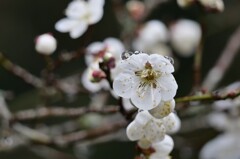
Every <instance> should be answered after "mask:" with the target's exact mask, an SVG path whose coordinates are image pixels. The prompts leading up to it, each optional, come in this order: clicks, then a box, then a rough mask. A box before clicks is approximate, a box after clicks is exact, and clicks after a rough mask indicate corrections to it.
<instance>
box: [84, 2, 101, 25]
mask: <svg viewBox="0 0 240 159" xmlns="http://www.w3.org/2000/svg"><path fill="white" fill-rule="evenodd" d="M89 12H90V16H89V18H88V23H89V24H90V25H91V24H95V23H97V22H99V21H100V20H101V19H102V17H103V8H102V7H101V6H100V7H99V6H97V5H91V6H89Z"/></svg>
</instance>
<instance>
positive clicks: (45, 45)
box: [35, 33, 57, 55]
mask: <svg viewBox="0 0 240 159" xmlns="http://www.w3.org/2000/svg"><path fill="white" fill-rule="evenodd" d="M56 48H57V41H56V39H55V38H54V37H53V36H52V35H51V34H47V33H46V34H42V35H40V36H38V37H37V38H36V44H35V49H36V51H37V52H38V53H40V54H44V55H50V54H52V53H53V52H54V51H55V50H56Z"/></svg>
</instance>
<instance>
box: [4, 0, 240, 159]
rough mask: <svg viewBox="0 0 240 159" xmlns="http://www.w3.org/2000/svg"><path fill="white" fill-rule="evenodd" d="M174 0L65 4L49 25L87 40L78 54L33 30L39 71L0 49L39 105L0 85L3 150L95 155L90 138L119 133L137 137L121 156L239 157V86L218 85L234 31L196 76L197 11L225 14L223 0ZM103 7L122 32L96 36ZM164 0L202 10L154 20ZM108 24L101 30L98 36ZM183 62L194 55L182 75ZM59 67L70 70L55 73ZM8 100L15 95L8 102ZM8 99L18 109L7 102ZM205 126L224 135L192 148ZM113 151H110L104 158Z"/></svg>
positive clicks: (234, 42) (201, 36) (235, 39)
mask: <svg viewBox="0 0 240 159" xmlns="http://www.w3.org/2000/svg"><path fill="white" fill-rule="evenodd" d="M172 3H173V2H171V1H170V0H149V1H146V0H143V1H140V0H139V1H138V0H129V1H127V2H124V1H120V0H119V1H118V0H113V1H105V0H73V1H71V2H69V4H68V5H67V7H66V9H65V11H64V15H65V17H63V18H62V19H60V20H58V21H56V23H55V26H54V28H55V30H56V31H58V32H60V33H69V36H67V38H71V40H72V41H74V40H76V39H81V38H82V39H83V41H84V42H86V44H85V45H83V44H82V45H80V48H79V49H77V51H71V52H69V51H64V52H63V51H62V50H63V49H59V48H61V46H59V44H58V40H57V38H55V35H54V34H52V33H43V34H41V35H38V36H37V37H36V38H35V51H36V53H38V54H39V55H40V56H39V57H42V58H43V60H44V61H45V67H44V68H43V69H42V70H41V73H39V74H40V75H38V76H37V75H34V74H32V73H30V71H28V70H27V69H24V68H23V67H21V66H19V65H17V64H16V63H15V62H13V61H12V60H11V59H10V58H8V57H7V56H6V55H5V54H4V53H0V62H1V66H2V67H3V68H4V69H6V70H7V71H9V72H11V73H13V74H14V75H16V76H18V77H19V78H20V79H22V80H23V81H24V82H26V83H28V84H29V85H31V86H32V87H33V89H32V92H34V93H32V94H34V97H35V98H36V99H37V100H35V101H34V103H35V104H36V105H31V106H30V107H28V108H24V106H22V105H24V104H26V103H25V102H24V103H21V102H18V100H17V99H22V100H24V101H28V100H30V98H32V97H33V96H31V95H32V94H31V95H27V96H24V97H21V96H20V95H19V96H20V97H17V96H14V95H13V93H14V91H12V90H11V91H2V93H1V95H0V117H1V120H0V121H1V129H0V130H1V133H0V135H1V140H0V150H1V151H10V152H14V151H13V150H15V149H17V148H19V147H22V146H26V147H27V148H28V149H29V150H30V151H32V152H34V153H35V154H37V155H38V156H40V157H41V158H51V159H55V158H56V159H57V158H58V159H59V158H64V159H72V158H79V159H84V158H93V157H91V155H92V154H94V152H91V149H90V148H91V147H92V146H93V145H97V144H101V143H107V142H110V141H113V140H118V141H119V142H118V143H120V142H128V143H129V142H130V141H131V142H133V143H134V145H135V146H132V147H131V150H128V151H127V152H132V155H127V157H128V158H130V157H131V158H135V159H170V158H184V159H185V158H196V156H199V158H201V159H215V158H216V159H226V158H229V159H238V158H239V157H240V153H239V151H238V150H239V148H240V144H239V142H238V140H239V121H240V120H239V114H240V113H239V106H240V104H239V103H240V102H239V94H240V85H239V82H235V83H232V84H231V83H229V85H228V86H224V87H222V88H219V87H218V83H219V82H220V80H221V79H222V78H223V77H224V75H225V72H226V70H227V69H228V67H229V66H230V65H231V63H232V61H233V59H234V57H235V55H236V53H237V51H238V49H239V47H240V43H239V39H240V30H239V29H237V30H236V31H235V32H234V33H233V35H232V37H231V38H230V40H229V41H228V43H227V45H226V48H225V49H224V51H223V52H222V54H221V55H220V56H219V59H218V61H217V62H216V64H215V65H214V66H213V67H212V68H211V69H210V70H209V71H208V73H207V74H206V76H205V77H204V76H203V77H204V78H202V72H203V71H202V66H203V65H204V64H205V61H204V60H202V56H203V55H204V49H203V48H204V46H205V41H204V40H205V35H206V31H205V29H204V27H203V25H204V24H203V22H202V21H201V18H202V15H204V14H212V13H213V12H214V13H215V14H218V13H220V12H223V11H224V3H223V1H222V0H176V1H174V4H172ZM106 5H111V11H112V12H113V13H115V18H116V20H118V23H119V25H121V29H120V35H119V36H118V37H116V36H114V37H113V36H109V37H105V38H103V39H101V40H96V41H95V40H94V38H95V37H93V36H92V29H94V25H95V24H97V23H98V22H100V21H101V20H102V18H103V16H104V15H105V14H106V11H105V9H106V7H105V6H106ZM164 5H170V6H171V5H174V6H175V7H177V8H178V9H180V10H183V11H185V10H188V9H191V8H197V9H198V10H199V12H198V13H197V16H196V17H197V18H192V19H188V18H187V17H182V18H175V19H168V20H164V18H163V19H161V18H159V17H158V18H152V16H151V15H152V14H154V12H155V11H156V10H161V8H162V7H161V6H164ZM159 7H160V9H159ZM169 8H170V7H169ZM172 14H175V13H171V15H172ZM193 19H194V20H193ZM109 24H110V25H111V24H112V23H111V22H109ZM111 27H115V26H111ZM107 31H108V30H107V28H106V29H105V28H104V30H103V33H107ZM85 38H86V39H90V40H86V39H85ZM92 39H93V40H92ZM85 40H86V41H85ZM88 41H91V42H88ZM186 59H192V61H193V65H192V67H193V73H190V72H187V74H188V75H187V76H184V77H183V75H181V73H182V72H181V71H180V70H181V69H182V67H183V65H184V60H186ZM76 61H77V62H78V63H84V62H85V66H84V68H83V67H78V68H77V69H76V68H75V67H73V68H68V67H67V66H66V65H67V64H71V63H74V62H76ZM65 67H66V70H67V75H66V74H62V73H61V72H58V70H59V69H60V68H65ZM188 67H189V66H188ZM71 69H74V71H69V70H71ZM189 78H190V79H191V80H192V83H193V84H192V87H191V90H190V92H189V93H187V94H184V95H182V94H183V93H178V89H179V88H181V87H186V86H184V82H182V81H181V80H180V79H182V80H187V79H189ZM236 80H239V79H235V81H236ZM188 81H189V80H188ZM185 85H186V83H185ZM188 85H190V84H188ZM187 87H189V86H187ZM14 101H17V102H15V104H12V103H14ZM13 105H16V106H18V109H13V108H12V106H13ZM19 107H21V108H20V109H19ZM211 127H213V128H216V129H217V130H219V131H224V132H223V134H221V135H219V136H218V137H217V138H214V139H212V140H210V138H209V139H204V143H202V144H200V147H201V148H202V149H201V150H200V148H198V149H197V150H195V149H196V148H194V144H193V143H194V141H195V140H196V142H201V138H203V137H205V136H208V137H209V135H210V136H211V132H210V131H212V130H213V129H211ZM194 132H197V133H199V132H200V137H199V139H195V140H194V139H192V140H191V139H188V135H189V136H191V135H192V134H193V133H194ZM215 133H216V132H215ZM193 136H194V135H193ZM208 140H209V142H208V143H207V141H208ZM205 143H206V144H205ZM204 144H205V145H204ZM128 145H130V144H128ZM195 146H196V145H195ZM198 146H199V145H198ZM134 147H135V148H134ZM69 149H70V150H71V152H68V151H69ZM119 152H120V153H125V152H123V150H119ZM133 152H134V153H133ZM110 154H111V148H109V150H108V152H107V154H106V155H105V156H104V157H103V158H109V155H110ZM112 156H114V155H112ZM95 158H98V157H95ZM99 158H100V157H99ZM111 158H112V157H111ZM114 158H124V157H123V156H115V157H114Z"/></svg>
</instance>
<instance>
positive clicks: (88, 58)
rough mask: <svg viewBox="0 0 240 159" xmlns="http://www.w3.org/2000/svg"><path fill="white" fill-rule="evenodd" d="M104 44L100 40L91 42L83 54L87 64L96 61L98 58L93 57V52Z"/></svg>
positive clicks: (95, 52) (100, 48)
mask: <svg viewBox="0 0 240 159" xmlns="http://www.w3.org/2000/svg"><path fill="white" fill-rule="evenodd" d="M104 47H105V46H104V44H103V43H101V42H93V43H91V44H90V45H88V47H87V53H86V55H85V61H86V64H87V65H91V63H93V62H95V61H97V60H98V59H97V58H96V57H94V55H95V54H97V53H99V51H101V50H103V49H104Z"/></svg>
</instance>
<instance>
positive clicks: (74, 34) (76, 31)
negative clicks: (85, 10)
mask: <svg viewBox="0 0 240 159" xmlns="http://www.w3.org/2000/svg"><path fill="white" fill-rule="evenodd" d="M87 27H88V25H87V24H86V23H85V22H84V21H79V23H78V25H77V26H76V27H74V28H73V29H72V30H71V31H70V36H71V38H73V39H76V38H78V37H80V36H81V35H82V34H83V33H84V32H85V31H86V30H87Z"/></svg>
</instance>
